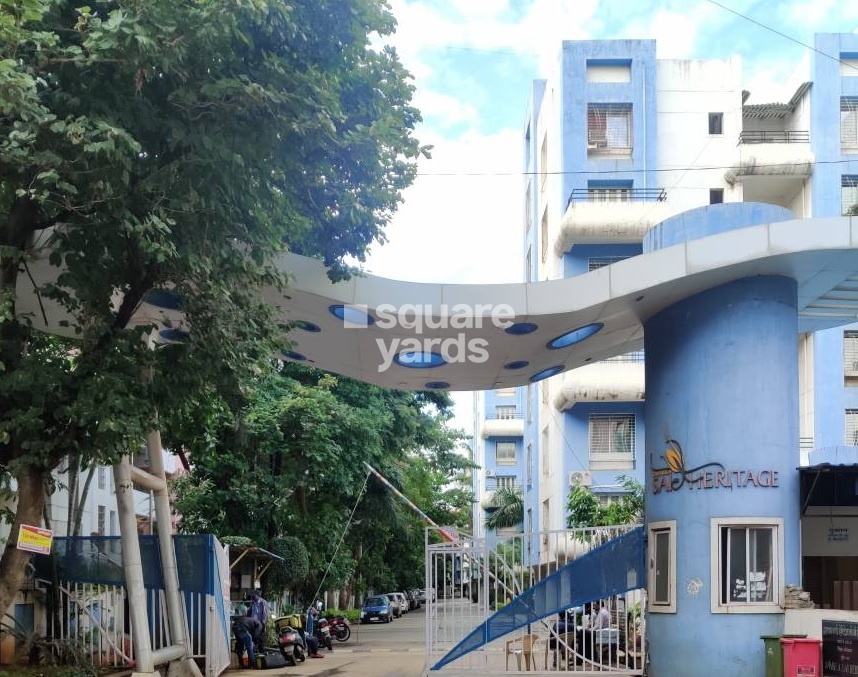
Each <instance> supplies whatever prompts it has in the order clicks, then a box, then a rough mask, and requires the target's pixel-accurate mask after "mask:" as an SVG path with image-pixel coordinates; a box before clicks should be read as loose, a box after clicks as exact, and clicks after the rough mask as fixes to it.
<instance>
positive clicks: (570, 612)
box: [548, 609, 575, 668]
mask: <svg viewBox="0 0 858 677" xmlns="http://www.w3.org/2000/svg"><path fill="white" fill-rule="evenodd" d="M574 631H575V609H567V610H566V611H564V612H563V613H562V614H560V615H559V616H558V618H557V621H556V622H555V623H554V625H553V626H552V628H551V638H550V639H549V640H548V648H549V649H550V650H551V652H552V656H553V659H552V662H551V664H552V667H555V668H556V667H557V653H558V652H559V651H561V650H563V651H565V650H566V648H567V647H564V646H563V645H562V644H558V641H559V639H560V638H562V636H563V635H564V634H566V633H567V632H574Z"/></svg>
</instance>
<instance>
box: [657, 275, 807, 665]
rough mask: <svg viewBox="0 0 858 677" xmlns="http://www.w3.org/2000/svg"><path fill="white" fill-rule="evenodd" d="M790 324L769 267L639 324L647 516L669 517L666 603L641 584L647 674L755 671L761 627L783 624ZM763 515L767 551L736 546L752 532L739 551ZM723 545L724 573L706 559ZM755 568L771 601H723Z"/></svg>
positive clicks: (786, 298)
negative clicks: (769, 557) (670, 598)
mask: <svg viewBox="0 0 858 677" xmlns="http://www.w3.org/2000/svg"><path fill="white" fill-rule="evenodd" d="M797 327H798V319H797V311H796V283H795V281H794V280H792V279H790V278H787V277H774V276H764V277H752V278H745V279H741V280H737V281H734V282H731V283H728V284H725V285H722V286H720V287H715V288H713V289H710V290H708V291H706V292H703V293H701V294H698V295H696V296H693V297H691V298H688V299H685V300H683V301H680V302H679V303H676V304H675V305H673V306H671V307H669V308H667V309H665V310H663V311H661V312H660V313H658V314H657V315H655V316H654V317H652V318H650V319H649V320H648V321H646V323H645V346H646V408H645V421H646V483H647V486H646V508H645V513H646V523H647V525H648V527H652V525H653V523H656V522H667V523H668V524H670V523H673V524H674V525H675V532H674V535H675V542H676V561H675V571H674V572H673V576H672V585H673V586H675V587H674V599H675V609H672V610H671V609H670V608H669V607H666V606H662V607H660V608H662V609H663V610H665V611H666V613H655V612H654V611H653V609H654V607H653V606H652V604H653V601H654V599H653V597H654V593H655V591H654V589H653V588H652V586H651V585H650V587H649V590H648V594H649V602H650V611H649V613H648V615H647V639H648V640H649V647H650V654H649V657H650V666H651V670H650V674H651V675H653V677H667V676H668V675H671V676H672V675H683V677H697V676H700V677H708V676H709V675H714V674H717V675H719V676H722V677H746V676H747V675H762V674H764V672H765V667H764V665H765V664H764V653H763V642H762V640H760V635H764V634H776V633H780V632H782V630H783V615H782V611H781V610H779V609H778V607H777V604H778V602H779V599H778V591H779V592H780V594H781V595H782V593H783V586H784V585H785V584H790V583H799V582H800V580H799V577H800V548H799V506H798V502H799V501H798V495H799V494H798V473H797V471H796V466H797V465H798V461H799V451H798V437H799V434H798V354H797V351H798V347H797V346H798V329H797ZM717 520H731V521H732V523H733V529H734V530H733V531H731V532H728V531H727V530H726V527H725V526H724V524H723V522H719V521H717ZM769 523H773V524H775V525H776V539H775V543H774V544H773V547H772V550H773V553H774V561H773V562H771V563H769V562H766V561H764V559H765V558H761V559H758V560H757V561H756V562H754V561H752V560H753V558H752V557H751V558H750V559H748V558H749V557H750V555H748V554H747V552H746V551H744V550H743V548H746V547H747V545H748V544H749V541H750V539H759V540H757V541H755V542H754V543H753V544H752V547H751V548H750V550H756V551H757V552H762V551H763V550H765V549H766V548H764V547H763V542H764V540H765V538H766V534H767V533H771V532H758V531H757V529H758V528H759V527H762V526H766V525H768V524H769ZM728 544H729V547H730V556H731V558H732V565H733V569H732V570H731V571H732V573H733V575H732V576H730V580H728V578H727V575H726V574H724V573H721V563H720V561H719V560H720V559H721V558H722V555H721V554H720V551H721V550H722V549H724V550H725V551H726V549H727V547H728ZM653 546H654V538H652V537H650V539H649V542H648V552H647V565H648V567H652V566H654V564H655V563H654V562H653V552H654V550H653ZM754 546H756V547H754ZM724 556H725V557H726V555H724ZM662 566H664V561H662ZM740 570H741V571H743V572H744V571H746V570H750V571H752V572H754V573H753V575H752V576H745V574H744V573H743V574H742V575H741V577H739V576H736V575H735V574H736V572H738V571H740ZM761 573H765V574H766V575H770V576H772V577H773V579H774V582H775V591H776V592H775V597H774V599H773V600H772V603H771V604H768V605H762V606H761V605H760V604H758V603H751V604H744V605H742V604H739V603H736V601H735V600H736V599H737V598H738V596H739V595H741V594H744V593H743V592H742V591H743V588H742V586H743V585H744V586H747V587H751V588H754V589H755V591H754V592H752V593H751V596H754V595H757V594H759V595H762V594H763V593H762V592H759V591H761V590H763V589H764V586H760V584H759V581H757V580H754V579H756V578H758V576H759V575H760V574H761ZM737 579H738V580H737ZM742 579H750V580H742ZM746 589H747V588H746ZM722 590H723V591H724V592H722ZM663 592H664V590H663V589H662V593H663ZM722 595H726V600H727V601H729V604H726V605H725V604H724V601H725V599H724V598H722ZM746 599H747V598H746Z"/></svg>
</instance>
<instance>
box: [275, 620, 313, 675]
mask: <svg viewBox="0 0 858 677" xmlns="http://www.w3.org/2000/svg"><path fill="white" fill-rule="evenodd" d="M279 633H280V634H279V636H278V638H277V643H278V645H279V646H280V653H281V654H283V659H284V660H285V661H286V665H290V666H292V665H297V664H298V662H299V661H300V662H302V663H303V662H304V661H305V660H306V659H307V652H306V647H305V646H304V639H303V638H302V637H301V635H300V634H299V633H298V631H297V630H296V629H295V628H293V627H290V626H288V625H284V626H282V627H281V629H280V631H279Z"/></svg>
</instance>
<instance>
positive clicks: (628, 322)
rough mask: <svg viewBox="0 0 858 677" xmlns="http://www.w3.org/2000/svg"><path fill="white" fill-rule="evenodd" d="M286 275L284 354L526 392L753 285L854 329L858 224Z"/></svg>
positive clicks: (809, 323)
mask: <svg viewBox="0 0 858 677" xmlns="http://www.w3.org/2000/svg"><path fill="white" fill-rule="evenodd" d="M278 265H279V266H280V267H281V269H282V270H284V271H287V272H288V273H289V275H290V279H291V285H290V288H289V289H288V290H287V292H286V294H285V295H284V294H283V293H280V292H277V291H276V290H274V289H267V290H265V291H264V296H265V299H266V300H267V301H268V302H269V303H271V304H272V305H274V306H276V307H277V308H278V310H279V313H280V316H281V318H282V319H283V320H284V321H288V322H293V323H295V324H294V329H292V331H291V332H290V333H289V335H288V337H286V338H285V340H284V351H283V356H284V357H285V358H286V359H291V360H295V361H300V362H306V363H310V364H313V365H315V366H316V367H319V368H322V369H326V370H329V371H332V372H335V373H338V374H342V375H345V376H350V377H353V378H357V379H360V380H362V381H366V382H369V383H375V384H377V385H380V386H385V387H390V388H401V389H414V390H421V389H433V388H435V389H450V390H483V389H491V388H502V387H511V386H518V385H522V384H527V383H529V382H533V381H537V380H540V379H541V378H543V377H546V376H551V375H553V374H555V373H560V372H562V371H566V370H568V369H572V368H575V367H579V366H581V365H584V364H588V363H590V362H596V361H599V360H602V359H606V358H608V357H612V356H615V355H620V354H623V353H627V352H631V351H634V350H638V349H640V348H641V347H642V345H643V325H642V323H643V322H644V321H645V320H646V319H647V318H649V317H651V316H652V315H654V314H656V313H658V312H659V311H660V310H662V309H664V308H666V307H668V306H671V305H673V304H674V303H676V302H678V301H680V300H682V299H684V298H688V297H689V296H692V295H694V294H697V293H699V292H702V291H705V290H707V289H710V288H712V287H715V286H718V285H721V284H724V283H727V282H730V281H732V280H736V279H740V278H743V277H749V276H755V275H785V276H789V277H792V278H794V279H795V280H796V281H797V282H798V311H799V327H798V329H799V331H801V332H804V331H813V330H818V329H825V328H830V327H835V326H840V325H843V324H849V323H851V322H855V321H856V320H858V219H855V223H854V225H853V218H850V217H837V218H817V219H795V220H789V221H780V222H777V223H770V224H765V225H759V226H750V227H747V228H740V229H736V230H731V231H728V232H723V233H718V234H716V235H710V236H707V237H703V238H700V239H696V240H691V241H689V242H685V243H682V244H678V245H675V246H672V247H668V248H665V249H661V250H658V251H653V252H650V253H645V254H641V255H639V256H634V257H632V258H629V259H625V260H623V261H619V262H618V263H614V264H613V265H610V266H606V267H604V268H600V269H598V270H595V271H592V272H590V273H587V274H584V275H579V276H576V277H572V278H567V279H562V280H552V281H546V282H538V283H533V284H494V285H455V284H417V283H411V282H400V281H395V280H388V279H384V278H379V277H374V276H362V277H353V278H351V279H350V280H347V281H345V282H340V283H336V284H335V283H332V282H331V281H330V280H329V279H328V277H327V275H326V271H325V269H324V267H323V265H322V264H321V263H320V262H318V261H316V260H312V259H307V258H304V257H301V256H296V255H284V256H283V257H282V259H281V260H280V261H279V262H278ZM31 272H32V274H33V277H34V279H35V280H36V282H37V283H39V281H40V280H44V279H47V278H48V277H49V276H50V270H49V266H48V263H47V259H46V258H40V259H37V260H36V261H34V263H33V264H31ZM22 277H24V276H22ZM20 284H21V285H22V286H20V287H19V290H18V291H19V299H20V301H19V305H20V307H21V309H22V311H24V312H27V311H28V310H29V312H30V313H31V315H32V317H33V318H34V321H35V318H37V317H40V315H41V311H40V310H39V307H38V303H37V301H36V300H35V298H34V294H33V293H32V291H33V288H32V284H31V283H30V281H29V280H27V279H26V278H25V279H23V280H22V281H21V283H20ZM150 300H151V303H147V304H144V305H143V307H141V309H140V311H139V312H138V318H137V319H138V321H140V322H143V321H151V320H153V319H154V320H156V321H160V322H162V323H163V322H165V321H166V320H167V319H168V318H172V320H173V324H175V323H176V322H177V321H181V317H177V315H178V314H179V313H180V311H177V310H175V309H174V308H173V309H171V308H168V307H158V305H157V304H158V299H157V298H154V297H150ZM163 305H164V306H168V305H169V304H168V303H167V304H163ZM47 310H48V317H49V322H50V325H51V326H48V327H46V328H47V330H49V331H53V332H56V333H63V332H64V330H63V329H62V328H60V327H59V324H58V320H56V319H55V317H57V316H58V313H59V311H58V309H51V308H48V309H47ZM54 311H57V312H56V313H55V312H54ZM43 328H45V327H43ZM288 342H291V345H288Z"/></svg>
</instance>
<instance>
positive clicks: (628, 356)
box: [605, 350, 645, 362]
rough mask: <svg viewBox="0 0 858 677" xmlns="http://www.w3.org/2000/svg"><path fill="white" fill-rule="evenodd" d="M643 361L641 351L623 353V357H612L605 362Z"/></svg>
mask: <svg viewBox="0 0 858 677" xmlns="http://www.w3.org/2000/svg"><path fill="white" fill-rule="evenodd" d="M644 359H645V355H644V351H643V350H634V351H632V352H630V353H625V354H623V355H615V356H614V357H609V358H608V359H607V360H605V362H643V361H644Z"/></svg>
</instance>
